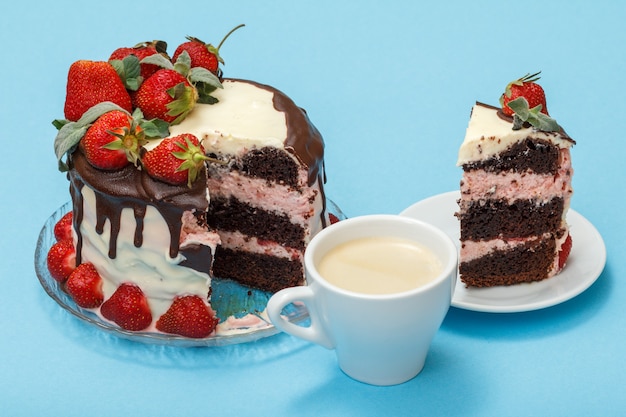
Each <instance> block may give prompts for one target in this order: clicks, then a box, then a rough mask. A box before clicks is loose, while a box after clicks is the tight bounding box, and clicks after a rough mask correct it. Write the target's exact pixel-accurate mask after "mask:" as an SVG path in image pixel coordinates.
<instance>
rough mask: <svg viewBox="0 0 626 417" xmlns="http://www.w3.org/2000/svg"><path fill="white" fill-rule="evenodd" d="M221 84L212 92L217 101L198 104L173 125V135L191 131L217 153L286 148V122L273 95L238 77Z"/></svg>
mask: <svg viewBox="0 0 626 417" xmlns="http://www.w3.org/2000/svg"><path fill="white" fill-rule="evenodd" d="M222 85H223V87H224V88H220V89H217V90H216V91H215V92H214V93H213V96H214V97H215V98H217V99H218V100H219V101H218V102H217V103H215V104H196V106H195V108H194V109H193V111H192V112H191V113H190V114H189V116H187V117H186V118H185V120H183V121H182V123H180V124H178V125H174V126H171V127H170V136H177V135H180V134H182V133H192V134H193V135H195V136H196V137H197V138H198V139H199V140H200V141H201V142H202V145H203V146H204V148H205V150H206V152H207V153H212V152H213V153H216V154H218V155H222V154H239V153H241V152H242V150H246V149H251V148H262V147H266V146H269V147H274V148H279V149H283V148H284V141H285V139H286V137H287V122H286V117H285V114H284V113H283V112H279V111H277V110H276V109H275V108H274V102H273V99H274V94H273V93H272V92H271V91H268V90H266V89H263V88H260V87H258V86H256V85H255V84H251V83H247V82H242V81H237V80H225V81H224V82H223V83H222Z"/></svg>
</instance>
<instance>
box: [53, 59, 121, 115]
mask: <svg viewBox="0 0 626 417" xmlns="http://www.w3.org/2000/svg"><path fill="white" fill-rule="evenodd" d="M66 92H67V94H66V96H65V106H64V112H65V118H66V119H67V120H70V121H77V120H78V119H80V118H81V116H82V115H83V114H84V113H85V112H86V111H87V110H89V109H90V108H91V107H93V106H95V105H96V104H98V103H103V102H112V103H115V104H117V105H118V106H120V107H121V108H122V109H124V110H126V111H128V112H129V113H130V112H131V111H132V103H131V100H130V95H129V94H128V91H127V90H126V87H125V86H124V83H123V82H122V79H121V78H120V76H119V75H118V73H117V71H115V68H114V67H113V66H112V65H111V64H109V63H108V62H106V61H88V60H80V61H76V62H74V63H73V64H72V65H71V66H70V69H69V72H68V75H67V88H66Z"/></svg>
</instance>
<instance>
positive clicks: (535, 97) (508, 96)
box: [500, 71, 548, 116]
mask: <svg viewBox="0 0 626 417" xmlns="http://www.w3.org/2000/svg"><path fill="white" fill-rule="evenodd" d="M539 74H541V71H539V72H536V73H534V74H526V75H524V76H523V77H521V78H518V79H516V80H514V81H511V82H510V83H508V84H507V86H506V88H505V90H504V93H502V96H501V97H500V105H501V106H502V112H503V113H504V114H506V115H507V116H513V113H515V112H514V111H513V109H511V108H510V107H509V105H508V104H509V102H511V101H513V100H515V99H516V98H518V97H524V98H525V99H526V101H528V107H529V108H531V109H532V108H534V107H536V106H541V109H540V110H539V111H540V112H541V113H543V114H546V115H548V106H547V105H546V94H545V92H544V91H543V87H541V86H540V85H539V84H537V83H536V81H538V80H539V79H540V78H541V77H539Z"/></svg>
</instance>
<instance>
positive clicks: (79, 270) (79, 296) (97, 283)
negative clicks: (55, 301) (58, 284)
mask: <svg viewBox="0 0 626 417" xmlns="http://www.w3.org/2000/svg"><path fill="white" fill-rule="evenodd" d="M65 290H66V291H67V292H68V294H69V295H70V296H72V298H73V299H74V302H75V303H76V304H78V305H79V306H81V307H83V308H96V307H99V306H100V305H101V304H102V302H103V301H104V294H103V293H102V278H101V277H100V274H99V273H98V271H97V270H96V268H95V267H94V266H93V264H91V263H82V264H80V265H78V266H77V267H76V269H75V270H74V271H73V272H72V273H71V274H70V276H69V278H68V279H67V281H66V283H65Z"/></svg>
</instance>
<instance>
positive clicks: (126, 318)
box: [100, 283, 152, 331]
mask: <svg viewBox="0 0 626 417" xmlns="http://www.w3.org/2000/svg"><path fill="white" fill-rule="evenodd" d="M100 312H101V313H102V315H103V316H104V317H105V318H106V319H109V320H111V321H113V322H115V323H116V324H117V325H118V326H120V327H121V328H122V329H126V330H133V331H138V330H143V329H145V328H146V327H148V326H149V325H150V323H152V313H151V312H150V307H149V306H148V300H147V299H146V296H145V295H144V293H143V292H142V291H141V288H139V287H138V286H136V285H135V284H131V283H124V284H122V285H120V286H119V287H118V288H117V290H116V291H115V292H114V293H113V295H112V296H111V297H110V298H109V299H108V300H106V301H105V302H104V303H103V304H102V306H101V307H100Z"/></svg>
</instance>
